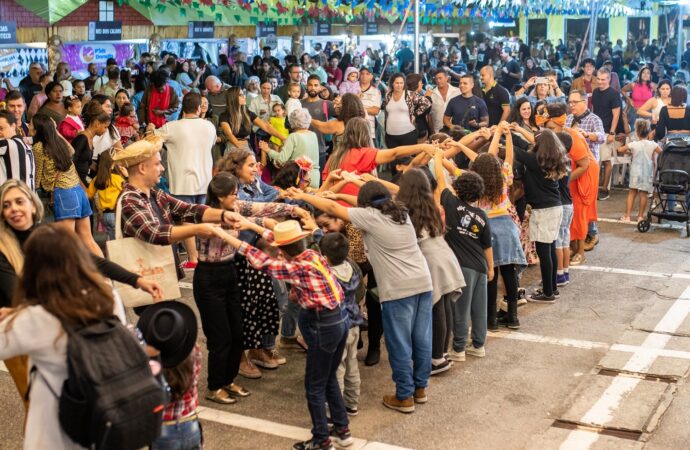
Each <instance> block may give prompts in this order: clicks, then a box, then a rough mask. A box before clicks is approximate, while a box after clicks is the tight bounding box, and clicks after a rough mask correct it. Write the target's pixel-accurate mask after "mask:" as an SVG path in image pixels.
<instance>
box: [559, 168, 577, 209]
mask: <svg viewBox="0 0 690 450" xmlns="http://www.w3.org/2000/svg"><path fill="white" fill-rule="evenodd" d="M558 192H559V193H560V194H561V203H562V204H563V205H572V204H573V198H572V197H571V196H570V168H568V175H566V176H564V177H563V178H561V179H560V180H558Z"/></svg>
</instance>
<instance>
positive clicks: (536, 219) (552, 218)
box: [529, 206, 563, 244]
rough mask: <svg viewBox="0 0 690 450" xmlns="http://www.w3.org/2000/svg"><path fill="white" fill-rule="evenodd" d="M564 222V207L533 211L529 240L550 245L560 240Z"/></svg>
mask: <svg viewBox="0 0 690 450" xmlns="http://www.w3.org/2000/svg"><path fill="white" fill-rule="evenodd" d="M562 220H563V206H554V207H553V208H541V209H533V210H532V215H531V216H530V220H529V240H530V241H532V242H543V243H546V244H550V243H552V242H555V241H556V239H558V231H559V230H560V229H561V221H562Z"/></svg>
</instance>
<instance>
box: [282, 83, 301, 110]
mask: <svg viewBox="0 0 690 450" xmlns="http://www.w3.org/2000/svg"><path fill="white" fill-rule="evenodd" d="M301 93H302V87H301V86H300V85H299V83H290V85H289V86H288V96H289V97H290V98H288V101H287V103H285V107H286V109H287V111H286V114H285V115H286V117H290V114H292V112H293V111H296V110H298V109H302V102H300V101H299V96H300V94H301Z"/></svg>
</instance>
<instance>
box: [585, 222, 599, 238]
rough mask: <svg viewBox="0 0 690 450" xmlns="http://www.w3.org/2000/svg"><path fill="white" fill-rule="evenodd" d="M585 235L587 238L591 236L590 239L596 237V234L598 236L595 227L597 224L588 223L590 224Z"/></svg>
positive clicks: (597, 230)
mask: <svg viewBox="0 0 690 450" xmlns="http://www.w3.org/2000/svg"><path fill="white" fill-rule="evenodd" d="M587 234H588V235H589V236H592V237H594V236H596V235H597V234H599V228H598V227H597V223H596V222H590V223H589V228H588V229H587Z"/></svg>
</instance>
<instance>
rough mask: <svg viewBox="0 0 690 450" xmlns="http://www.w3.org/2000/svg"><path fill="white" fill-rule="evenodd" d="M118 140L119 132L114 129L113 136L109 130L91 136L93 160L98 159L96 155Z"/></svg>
mask: <svg viewBox="0 0 690 450" xmlns="http://www.w3.org/2000/svg"><path fill="white" fill-rule="evenodd" d="M119 140H120V133H119V132H118V131H117V128H116V129H115V137H114V138H113V137H112V136H111V135H110V130H108V131H106V132H105V133H103V134H102V135H100V136H94V137H93V160H94V161H96V160H97V159H98V155H100V154H101V153H103V152H105V151H107V150H110V149H111V148H112V147H113V146H114V145H115V144H116V143H117V142H118V141H119Z"/></svg>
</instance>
